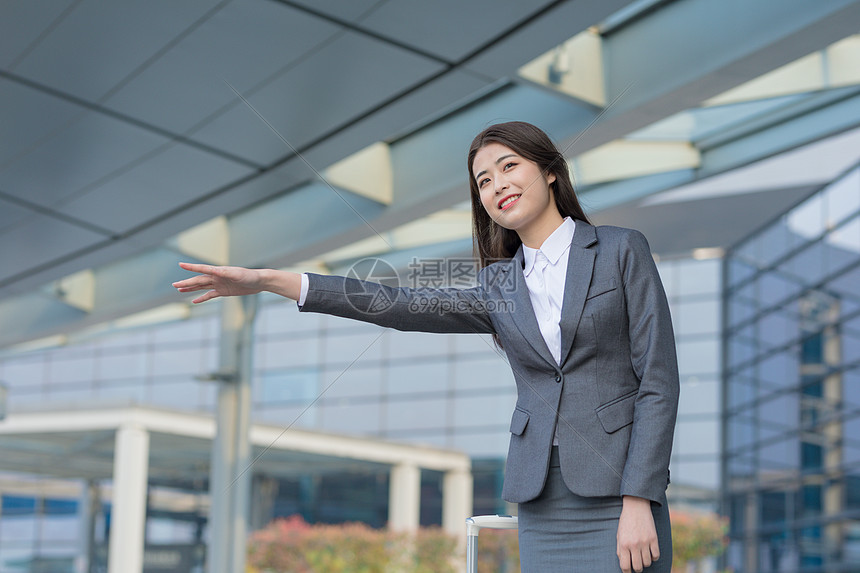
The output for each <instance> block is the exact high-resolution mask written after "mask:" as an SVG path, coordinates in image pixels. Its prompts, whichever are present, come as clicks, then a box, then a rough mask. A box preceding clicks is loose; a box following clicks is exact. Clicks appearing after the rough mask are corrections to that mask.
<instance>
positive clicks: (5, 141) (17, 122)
mask: <svg viewBox="0 0 860 573" xmlns="http://www.w3.org/2000/svg"><path fill="white" fill-rule="evenodd" d="M0 109H2V110H4V113H3V123H2V125H3V132H4V134H7V133H8V134H10V137H0V171H2V170H3V168H4V167H5V166H6V164H8V163H9V162H11V161H13V160H14V159H15V158H16V157H17V156H20V155H22V154H24V153H26V152H27V150H29V149H30V148H32V147H33V146H34V145H36V144H37V143H38V142H39V141H41V140H42V139H44V138H46V137H48V136H50V134H51V133H52V132H54V131H56V130H58V129H61V128H62V127H63V126H65V125H68V124H69V123H71V122H72V121H73V120H75V119H76V118H79V117H81V116H82V115H84V110H83V109H82V108H81V107H80V106H77V105H75V104H72V103H70V102H68V101H66V100H63V99H60V98H56V97H53V96H50V95H47V94H45V93H44V92H41V91H38V90H34V89H32V88H28V87H26V86H24V85H21V84H19V83H15V82H11V81H8V80H6V79H4V78H0Z"/></svg>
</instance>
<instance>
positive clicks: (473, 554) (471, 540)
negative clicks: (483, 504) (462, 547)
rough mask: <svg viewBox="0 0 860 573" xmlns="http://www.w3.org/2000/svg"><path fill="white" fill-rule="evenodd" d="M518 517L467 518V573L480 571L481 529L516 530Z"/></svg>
mask: <svg viewBox="0 0 860 573" xmlns="http://www.w3.org/2000/svg"><path fill="white" fill-rule="evenodd" d="M517 525H518V524H517V516H516V515H474V516H472V517H467V518H466V572H467V573H476V572H477V570H478V555H477V552H478V533H480V531H481V529H484V528H488V529H516V528H517Z"/></svg>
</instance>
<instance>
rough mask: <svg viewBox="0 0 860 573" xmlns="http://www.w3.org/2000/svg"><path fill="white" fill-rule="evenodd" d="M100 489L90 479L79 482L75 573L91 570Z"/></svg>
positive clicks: (93, 557)
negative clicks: (78, 525) (78, 537)
mask: <svg viewBox="0 0 860 573" xmlns="http://www.w3.org/2000/svg"><path fill="white" fill-rule="evenodd" d="M101 505H102V500H101V489H100V488H99V482H98V481H96V480H94V479H91V480H86V481H83V482H81V497H80V501H79V503H78V506H79V507H80V511H79V512H78V515H79V516H80V531H81V536H80V545H79V547H80V549H79V550H78V557H77V559H75V571H76V572H77V573H89V572H90V571H92V570H93V565H94V563H95V555H96V544H95V534H96V519H97V518H98V516H99V513H101Z"/></svg>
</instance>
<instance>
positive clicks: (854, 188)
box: [822, 168, 860, 227]
mask: <svg viewBox="0 0 860 573" xmlns="http://www.w3.org/2000/svg"><path fill="white" fill-rule="evenodd" d="M822 195H823V198H824V204H825V210H826V213H827V223H828V227H833V226H835V225H837V224H838V223H839V222H840V221H842V220H844V219H845V218H846V217H849V216H851V215H853V214H855V213H857V211H858V210H860V168H857V169H854V170H853V171H851V173H849V174H848V175H846V176H844V177H842V178H841V179H839V180H838V181H835V182H833V183H831V184H830V185H829V186H828V187H827V189H825V190H824V192H823V193H822Z"/></svg>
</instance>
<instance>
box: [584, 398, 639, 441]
mask: <svg viewBox="0 0 860 573" xmlns="http://www.w3.org/2000/svg"><path fill="white" fill-rule="evenodd" d="M638 393H639V389H638V388H637V389H636V390H633V391H631V392H628V393H627V394H624V395H623V396H621V397H620V398H616V399H615V400H612V401H611V402H608V403H606V404H604V405H603V406H601V407H599V408H597V410H595V411H596V412H597V417H598V418H599V419H600V424H601V425H602V426H603V430H604V431H605V432H606V433H607V434H611V433H612V432H616V431H618V430H620V429H621V428H623V427H624V426H627V425H629V424H632V423H633V407H634V405H635V404H636V395H637V394H638Z"/></svg>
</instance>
